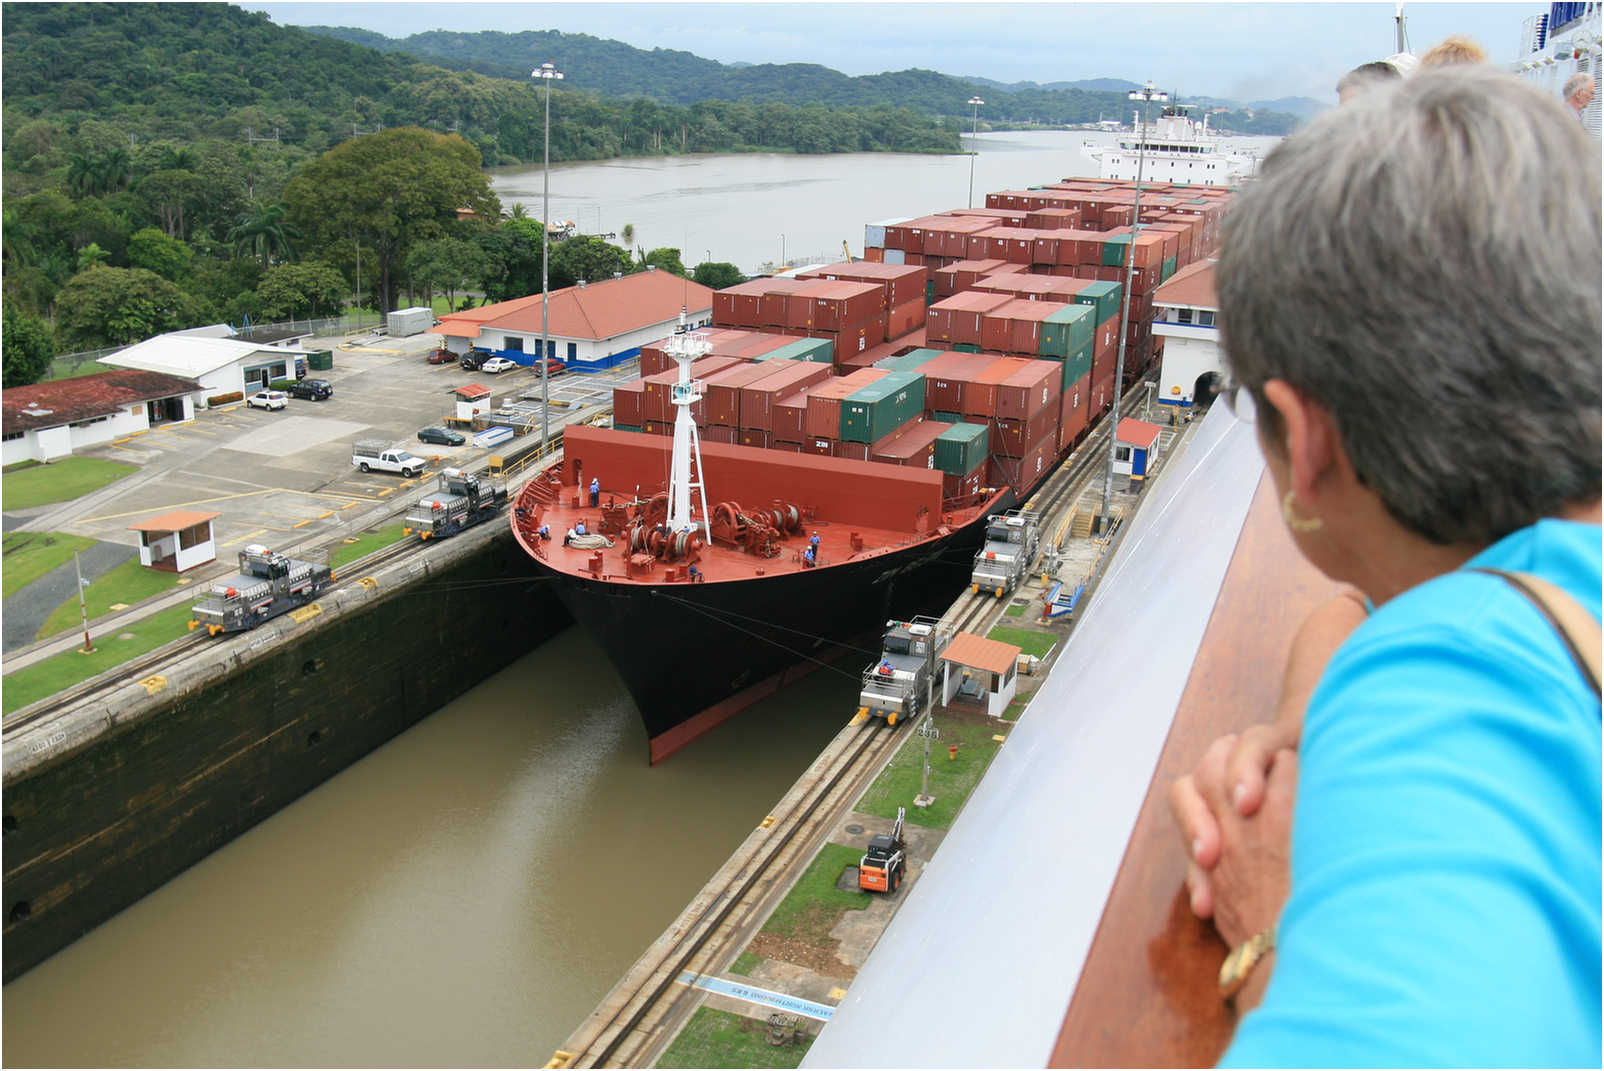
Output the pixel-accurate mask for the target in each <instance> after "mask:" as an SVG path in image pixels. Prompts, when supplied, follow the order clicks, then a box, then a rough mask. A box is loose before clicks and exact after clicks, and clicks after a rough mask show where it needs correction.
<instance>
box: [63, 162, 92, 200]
mask: <svg viewBox="0 0 1604 1071" xmlns="http://www.w3.org/2000/svg"><path fill="white" fill-rule="evenodd" d="M99 183H100V175H99V174H98V173H97V172H96V170H95V160H94V158H93V157H91V156H90V155H89V154H88V153H81V152H70V153H68V154H67V189H69V190H71V191H72V192H73V193H76V194H78V195H79V196H80V197H87V196H89V195H90V194H92V193H94V192H95V191H96V190H97V189H98V188H99Z"/></svg>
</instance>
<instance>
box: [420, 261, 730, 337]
mask: <svg viewBox="0 0 1604 1071" xmlns="http://www.w3.org/2000/svg"><path fill="white" fill-rule="evenodd" d="M681 306H683V307H684V308H685V309H687V310H688V311H689V312H691V313H696V312H699V311H704V310H707V309H711V308H712V307H713V291H712V290H711V289H709V288H708V287H705V286H703V285H701V284H700V283H693V282H691V281H690V280H689V279H685V278H682V277H680V276H678V275H675V274H673V273H672V272H666V271H642V272H636V273H635V274H634V275H626V276H624V277H623V278H621V279H603V280H602V281H601V282H596V283H589V284H587V285H585V286H570V287H566V288H565V289H562V290H553V291H552V292H551V300H550V303H549V308H548V310H547V320H548V324H547V331H548V332H550V334H552V335H553V336H556V337H558V338H588V339H607V338H614V337H617V336H618V335H623V334H627V333H628V332H630V331H636V330H639V329H640V328H642V327H650V326H651V325H652V324H660V323H664V322H666V321H669V320H672V319H674V318H675V317H677V316H678V315H679V310H680V308H681ZM486 329H491V330H495V329H499V330H503V331H516V332H519V333H521V334H529V335H538V334H539V333H540V295H539V294H532V295H530V296H529V297H523V298H516V299H514V300H512V301H502V302H497V303H496V304H494V305H485V306H482V307H480V308H477V309H470V310H468V311H467V312H454V313H451V314H450V315H449V316H442V317H441V318H440V325H439V326H438V327H435V328H434V329H433V330H434V331H435V333H437V334H443V335H454V336H457V337H467V338H477V337H479V335H480V334H481V333H483V332H484V331H485V330H486Z"/></svg>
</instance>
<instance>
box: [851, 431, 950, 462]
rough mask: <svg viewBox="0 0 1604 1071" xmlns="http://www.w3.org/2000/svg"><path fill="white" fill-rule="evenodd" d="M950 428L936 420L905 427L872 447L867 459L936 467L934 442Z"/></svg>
mask: <svg viewBox="0 0 1604 1071" xmlns="http://www.w3.org/2000/svg"><path fill="white" fill-rule="evenodd" d="M951 427H952V425H951V424H947V423H943V422H942V421H939V420H922V421H918V422H914V423H909V424H904V425H903V426H902V427H901V428H899V429H898V433H897V434H895V435H891V436H887V437H886V438H885V439H882V440H880V441H879V442H877V443H875V444H874V449H873V450H871V451H870V452H869V460H870V461H879V462H881V463H882V464H887V465H903V466H907V467H909V468H918V469H929V468H935V467H936V440H937V439H939V438H940V437H941V434H942V433H943V432H945V431H947V430H948V429H949V428H951Z"/></svg>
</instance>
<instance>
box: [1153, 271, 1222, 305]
mask: <svg viewBox="0 0 1604 1071" xmlns="http://www.w3.org/2000/svg"><path fill="white" fill-rule="evenodd" d="M1153 303H1154V304H1155V305H1195V306H1197V307H1198V308H1204V309H1218V308H1219V307H1220V295H1219V293H1218V292H1217V291H1216V290H1215V289H1214V261H1212V260H1200V261H1198V262H1197V263H1195V264H1188V265H1187V266H1186V267H1184V268H1182V269H1181V270H1180V271H1178V272H1176V273H1175V274H1174V275H1172V276H1170V278H1169V281H1168V282H1166V283H1165V284H1164V285H1162V286H1160V287H1159V288H1158V289H1157V290H1155V291H1153Z"/></svg>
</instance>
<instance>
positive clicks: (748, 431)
mask: <svg viewBox="0 0 1604 1071" xmlns="http://www.w3.org/2000/svg"><path fill="white" fill-rule="evenodd" d="M735 441H736V443H737V444H739V445H741V446H752V447H756V448H757V449H759V450H767V449H768V446H769V433H768V432H766V431H761V430H759V429H756V428H741V429H738V430H737V431H736V433H735Z"/></svg>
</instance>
